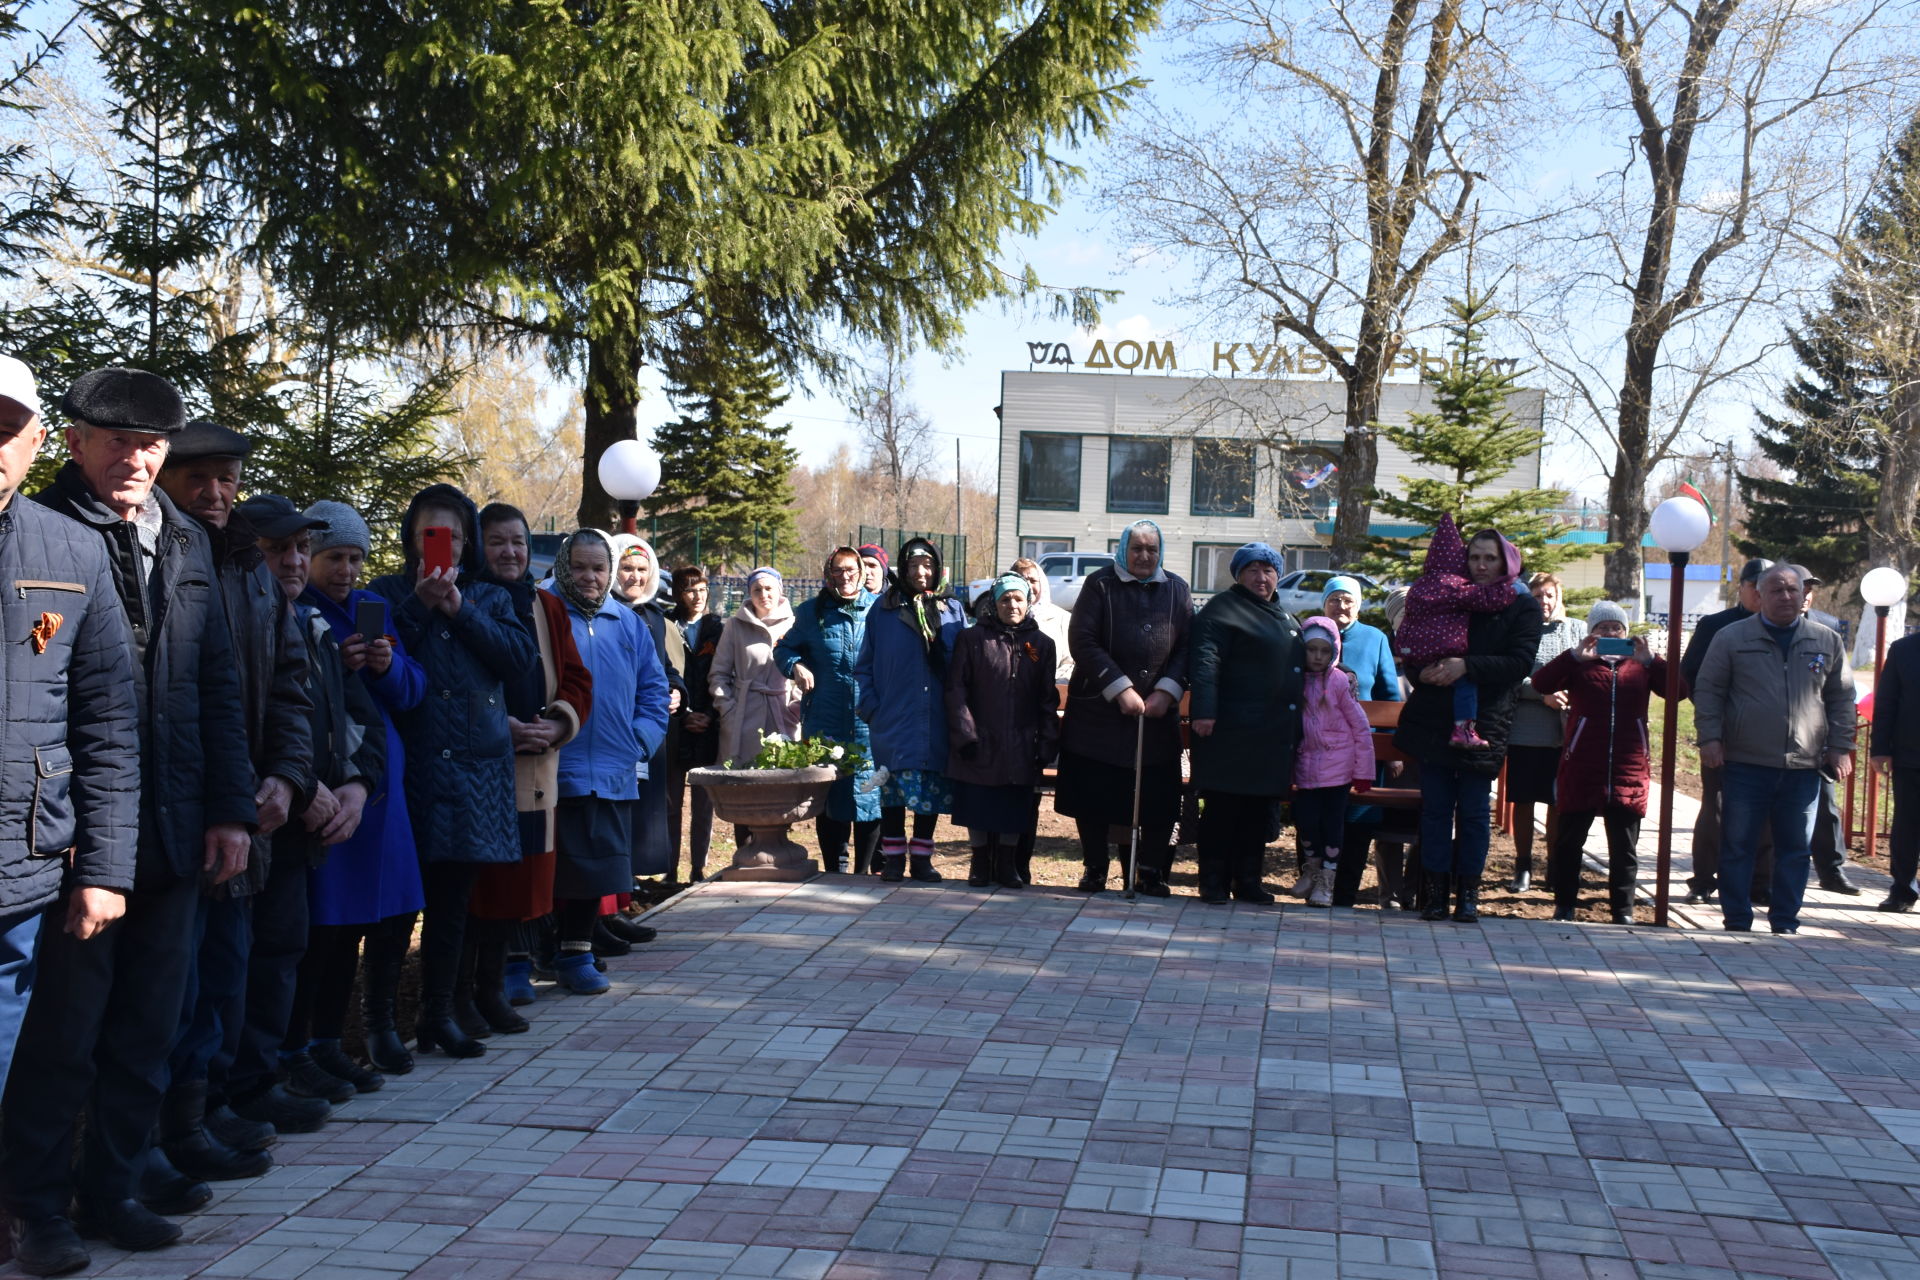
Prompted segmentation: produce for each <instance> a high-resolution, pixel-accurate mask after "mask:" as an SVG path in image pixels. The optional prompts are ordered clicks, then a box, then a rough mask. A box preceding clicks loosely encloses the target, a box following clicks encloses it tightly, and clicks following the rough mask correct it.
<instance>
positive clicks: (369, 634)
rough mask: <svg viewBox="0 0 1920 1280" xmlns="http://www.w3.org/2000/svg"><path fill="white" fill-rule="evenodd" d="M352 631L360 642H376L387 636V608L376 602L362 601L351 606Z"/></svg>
mask: <svg viewBox="0 0 1920 1280" xmlns="http://www.w3.org/2000/svg"><path fill="white" fill-rule="evenodd" d="M353 629H354V630H355V631H356V632H358V633H359V636H360V638H361V639H362V640H378V639H379V638H380V637H381V636H384V635H386V634H387V607H386V606H385V605H383V604H381V603H380V602H379V601H378V600H362V601H361V602H360V603H358V604H356V605H355V606H353Z"/></svg>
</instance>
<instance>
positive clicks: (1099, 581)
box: [1060, 565, 1193, 769]
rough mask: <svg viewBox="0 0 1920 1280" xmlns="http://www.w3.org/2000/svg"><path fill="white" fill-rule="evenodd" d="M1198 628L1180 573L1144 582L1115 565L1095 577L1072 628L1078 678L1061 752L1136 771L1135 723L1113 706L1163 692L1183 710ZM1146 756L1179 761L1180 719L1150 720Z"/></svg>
mask: <svg viewBox="0 0 1920 1280" xmlns="http://www.w3.org/2000/svg"><path fill="white" fill-rule="evenodd" d="M1192 627H1193V595H1192V593H1191V592H1190V591H1188V589H1187V584H1186V583H1185V582H1184V581H1182V580H1181V579H1180V578H1179V577H1177V576H1175V575H1174V574H1171V573H1166V572H1156V573H1155V575H1154V577H1153V578H1152V579H1150V580H1148V581H1146V582H1139V581H1136V580H1134V579H1133V578H1131V577H1126V576H1123V575H1122V574H1121V573H1120V572H1119V571H1118V570H1117V569H1115V568H1114V567H1113V566H1112V565H1108V566H1107V567H1105V568H1103V569H1099V570H1097V571H1095V572H1094V573H1092V574H1089V575H1088V576H1087V580H1086V581H1085V582H1083V583H1082V584H1081V585H1080V597H1079V599H1077V600H1075V601H1074V602H1073V621H1072V622H1071V623H1069V624H1068V626H1067V644H1068V647H1069V649H1070V650H1071V651H1072V653H1073V677H1072V678H1071V679H1070V680H1068V681H1067V714H1066V720H1065V723H1064V724H1063V725H1062V726H1061V739H1060V747H1061V750H1063V751H1071V752H1072V753H1073V754H1075V755H1077V756H1084V757H1086V758H1087V759H1089V760H1098V761H1101V762H1102V763H1104V764H1116V765H1122V766H1124V767H1126V768H1127V769H1132V768H1133V745H1134V736H1135V725H1134V721H1133V720H1132V719H1131V718H1130V717H1128V716H1124V715H1121V714H1120V708H1119V707H1117V706H1115V705H1114V699H1115V698H1117V697H1119V696H1120V694H1121V693H1122V692H1123V691H1124V690H1126V689H1128V688H1131V689H1132V690H1133V691H1134V692H1135V693H1137V694H1139V695H1140V696H1141V697H1142V698H1145V697H1148V696H1150V695H1151V694H1152V693H1153V691H1154V690H1156V689H1158V690H1161V691H1162V692H1164V693H1166V694H1167V696H1168V697H1170V698H1172V699H1173V700H1174V702H1175V703H1176V704H1177V703H1178V702H1179V701H1180V696H1181V695H1182V694H1183V693H1185V692H1186V688H1187V667H1188V656H1187V645H1188V635H1189V633H1190V631H1191V629H1192ZM1145 755H1146V760H1147V761H1148V762H1149V763H1155V764H1165V763H1166V762H1168V761H1170V760H1177V759H1179V758H1180V717H1179V716H1177V715H1172V714H1169V715H1164V716H1158V717H1150V718H1148V720H1147V738H1146V747H1145Z"/></svg>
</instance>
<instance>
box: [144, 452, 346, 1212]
mask: <svg viewBox="0 0 1920 1280" xmlns="http://www.w3.org/2000/svg"><path fill="white" fill-rule="evenodd" d="M252 452H253V442H252V441H250V440H248V439H247V437H245V436H244V435H241V434H240V433H239V432H238V431H234V430H231V429H229V428H227V427H223V426H220V425H219V424H218V423H215V422H209V421H207V420H205V419H200V420H197V421H194V422H189V423H188V424H187V425H186V428H185V430H183V431H181V432H180V434H179V435H177V436H175V437H174V438H173V440H172V442H171V444H170V445H169V446H168V449H167V457H166V461H165V462H164V463H163V464H162V466H161V468H160V478H159V485H160V489H161V491H162V492H163V493H165V494H166V495H167V497H169V498H171V499H172V500H173V504H174V506H175V507H177V508H179V509H180V510H181V511H184V512H185V513H186V514H187V515H189V516H191V517H192V518H193V519H194V520H195V521H197V522H198V523H199V525H200V527H201V529H202V530H203V531H204V532H205V533H206V536H207V543H208V546H209V548H210V549H211V551H212V553H213V562H214V566H215V568H216V570H217V572H218V573H219V578H220V593H221V596H222V597H223V599H224V600H225V603H226V617H227V626H228V631H229V633H230V635H231V637H232V643H233V655H234V671H233V675H234V679H235V682H236V684H237V687H238V689H239V693H240V706H241V710H242V713H243V715H244V716H245V720H246V742H247V749H248V753H249V755H250V756H251V758H252V761H253V774H254V778H255V780H256V782H255V791H254V797H253V800H254V805H255V806H256V807H257V808H258V810H259V814H260V817H259V825H258V827H257V828H256V830H255V831H254V835H253V840H252V847H251V850H250V853H249V857H248V860H247V866H246V869H245V870H244V871H242V872H241V873H240V874H239V875H237V876H234V877H233V878H232V879H231V880H228V881H227V882H226V883H224V884H220V885H211V884H203V886H202V888H203V890H204V893H203V895H202V897H201V899H200V902H199V904H198V911H197V913H196V916H195V921H194V935H195V949H194V961H193V967H192V969H191V970H190V971H189V973H188V977H187V994H186V1001H185V1007H184V1008H183V1010H182V1013H181V1018H180V1027H179V1034H178V1037H177V1038H176V1040H175V1041H174V1045H173V1050H172V1053H171V1054H170V1055H169V1058H168V1063H167V1070H168V1076H169V1083H168V1086H167V1095H166V1100H165V1102H164V1103H163V1104H162V1108H161V1113H160V1144H159V1146H158V1147H156V1148H155V1149H154V1150H153V1151H151V1152H149V1154H148V1158H147V1163H146V1165H145V1166H144V1168H143V1169H142V1171H141V1178H140V1183H139V1189H138V1194H139V1197H140V1199H141V1200H142V1201H143V1202H144V1203H145V1204H146V1205H147V1207H148V1208H150V1209H153V1210H155V1211H156V1212H161V1213H168V1212H173V1213H179V1212H187V1211H190V1210H192V1209H194V1208H197V1207H198V1206H199V1205H200V1204H203V1203H205V1201H206V1199H207V1198H208V1196H209V1195H210V1192H209V1191H208V1190H207V1188H206V1187H205V1186H204V1185H201V1184H200V1183H199V1180H200V1179H203V1178H205V1179H217V1180H225V1179H232V1178H251V1177H257V1176H258V1175H260V1174H261V1173H264V1172H265V1171H266V1170H267V1169H268V1168H269V1167H271V1165H272V1163H273V1160H272V1158H271V1157H270V1156H268V1155H267V1154H266V1150H265V1148H266V1147H267V1146H269V1145H270V1144H271V1143H272V1142H273V1141H274V1139H275V1136H276V1130H275V1127H274V1124H273V1123H272V1121H273V1120H274V1119H279V1120H281V1121H282V1122H283V1123H285V1124H286V1126H287V1127H288V1128H290V1129H291V1128H295V1127H298V1128H302V1129H311V1128H315V1127H317V1126H318V1125H319V1124H320V1123H321V1122H322V1121H323V1120H325V1119H326V1116H327V1110H328V1108H327V1105H326V1104H325V1103H324V1102H319V1101H317V1100H311V1099H307V1100H296V1099H293V1098H287V1097H285V1096H284V1094H282V1093H281V1092H280V1091H279V1090H278V1089H277V1088H276V1089H275V1090H274V1091H273V1092H274V1095H275V1096H274V1097H272V1098H269V1099H267V1100H266V1102H267V1103H269V1104H275V1103H281V1102H284V1104H285V1106H284V1107H283V1108H280V1109H278V1110H276V1111H275V1112H274V1113H273V1114H272V1115H270V1116H261V1117H258V1118H252V1119H249V1118H245V1117H242V1116H239V1115H236V1114H234V1113H233V1112H232V1111H231V1110H229V1109H228V1107H227V1105H226V1099H225V1097H224V1096H223V1095H222V1094H220V1092H219V1091H218V1089H217V1087H216V1088H215V1089H212V1090H210V1089H209V1081H210V1079H211V1080H212V1081H213V1082H214V1084H215V1085H216V1086H217V1085H218V1083H219V1081H220V1080H221V1079H222V1078H223V1077H224V1076H225V1074H226V1069H227V1068H228V1067H229V1066H230V1065H231V1063H232V1061H233V1058H234V1054H235V1052H236V1051H237V1049H238V1047H239V1046H241V1045H242V1043H243V1039H244V1034H245V1032H244V1024H245V1013H246V1008H247V1005H248V1001H249V995H248V984H249V981H250V980H251V979H252V978H253V976H254V971H255V969H256V968H257V967H259V962H261V961H267V962H268V963H267V965H266V967H267V968H268V970H269V971H270V972H269V973H268V974H267V975H266V976H265V977H264V978H263V981H264V982H265V983H267V984H268V985H271V984H272V982H273V974H277V973H278V971H279V970H280V969H283V968H289V966H288V965H287V964H285V963H283V958H282V957H281V956H280V955H279V954H278V951H279V950H280V949H283V948H277V947H276V945H275V940H276V939H278V938H279V937H281V936H283V935H284V934H286V933H287V931H288V930H287V928H286V927H285V925H284V922H283V921H282V920H281V919H280V916H281V915H283V914H284V912H277V911H276V908H277V907H278V906H279V905H280V902H281V900H282V899H285V898H286V897H287V894H286V893H285V892H284V886H283V883H277V884H276V887H280V888H282V892H281V893H279V894H278V895H269V894H268V893H267V892H266V889H267V886H268V885H269V883H270V876H271V870H270V868H271V855H272V843H271V842H272V839H273V833H274V831H276V830H277V829H278V828H279V827H280V826H281V825H282V824H284V823H285V822H286V820H287V817H288V815H289V813H290V812H291V811H293V810H296V809H298V808H299V807H300V806H301V804H302V803H303V802H304V799H305V797H306V796H308V795H310V794H311V792H312V769H311V764H310V761H311V757H312V754H313V743H312V737H311V735H310V733H309V731H308V727H307V716H308V712H309V710H310V704H309V701H308V698H307V695H306V692H305V677H306V646H305V643H304V642H303V640H302V638H301V635H300V631H299V628H298V625H297V624H296V622H295V620H294V616H293V610H292V608H291V607H290V606H289V605H288V603H287V600H286V597H285V594H284V593H283V592H282V591H281V590H280V586H279V584H278V583H277V582H275V581H274V577H273V574H272V573H271V572H270V571H269V569H268V567H267V564H266V558H265V557H264V556H263V555H262V554H261V552H260V548H259V545H258V542H257V539H256V531H255V530H254V529H253V527H252V526H251V525H249V524H248V523H247V522H246V521H245V520H244V519H242V518H240V517H239V516H237V515H236V514H235V507H234V499H235V497H236V496H237V491H238V489H239V487H240V469H241V466H242V465H243V463H244V461H245V459H246V457H247V455H248V454H250V453H252ZM298 873H299V874H301V875H304V874H305V868H304V865H301V866H300V867H299V869H298ZM284 880H285V877H284V876H282V877H279V881H280V882H284ZM297 923H298V925H299V926H300V928H299V932H300V934H301V936H302V937H304V935H305V924H306V921H305V919H304V912H303V918H302V919H301V920H299V921H298V922H297ZM261 936H264V937H265V938H266V940H267V942H266V945H265V946H260V945H257V944H256V939H257V938H259V937H261ZM298 962H299V957H298V956H297V955H296V956H294V957H293V961H292V963H293V964H294V965H297V964H298ZM290 980H291V979H290V977H289V981H290ZM276 1042H277V1037H276ZM296 1120H297V1123H295V1121H296Z"/></svg>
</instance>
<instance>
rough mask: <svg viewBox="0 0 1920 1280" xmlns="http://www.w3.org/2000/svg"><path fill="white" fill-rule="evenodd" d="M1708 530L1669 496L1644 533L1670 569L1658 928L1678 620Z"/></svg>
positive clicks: (1669, 835) (1683, 501)
mask: <svg viewBox="0 0 1920 1280" xmlns="http://www.w3.org/2000/svg"><path fill="white" fill-rule="evenodd" d="M1712 530H1713V517H1712V516H1710V515H1708V514H1707V509H1706V508H1705V507H1703V506H1701V505H1700V504H1699V503H1698V502H1695V501H1694V500H1693V499H1692V498H1668V499H1667V500H1666V501H1665V502H1663V503H1661V504H1660V505H1659V506H1657V507H1655V508H1654V509H1653V516H1652V518H1651V519H1649V520H1648V521H1647V532H1648V533H1650V534H1652V535H1653V541H1654V545H1656V546H1658V547H1659V548H1660V549H1661V550H1662V551H1665V552H1666V553H1667V564H1668V567H1669V570H1670V571H1671V573H1672V577H1671V579H1670V580H1669V589H1668V592H1667V710H1666V714H1665V715H1664V716H1663V717H1661V728H1660V745H1661V750H1662V759H1661V761H1660V846H1659V854H1658V857H1657V860H1656V862H1655V864H1654V865H1655V871H1654V874H1655V876H1656V877H1657V880H1656V882H1655V885H1654V891H1653V923H1654V924H1655V925H1657V926H1660V927H1662V928H1664V927H1665V926H1666V923H1667V887H1668V881H1670V880H1671V879H1672V878H1673V757H1674V741H1675V732H1676V728H1677V726H1678V724H1679V720H1680V717H1679V715H1678V708H1679V706H1680V622H1681V610H1682V608H1684V607H1685V599H1686V597H1685V591H1686V583H1687V561H1688V560H1690V559H1691V558H1692V557H1693V551H1694V548H1696V547H1698V546H1699V545H1700V544H1701V543H1703V542H1705V541H1706V540H1707V534H1708V533H1710V532H1712Z"/></svg>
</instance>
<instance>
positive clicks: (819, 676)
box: [773, 591, 880, 822]
mask: <svg viewBox="0 0 1920 1280" xmlns="http://www.w3.org/2000/svg"><path fill="white" fill-rule="evenodd" d="M878 598H879V597H877V596H875V595H874V594H873V593H872V592H871V591H862V592H861V593H860V594H859V595H857V596H855V597H854V598H853V599H851V600H842V599H840V598H839V597H838V596H836V595H833V594H831V593H830V592H826V591H823V592H821V593H820V594H819V595H817V596H815V597H814V598H813V599H811V600H808V601H805V602H803V603H802V604H801V605H800V607H799V608H798V609H795V610H794V611H793V626H791V627H789V628H788V629H787V634H786V635H784V636H782V637H781V638H780V644H779V645H778V647H776V648H775V649H774V651H773V660H774V662H776V663H778V664H779V667H780V674H781V675H783V676H786V677H788V678H789V679H791V678H792V676H793V669H794V667H795V666H798V665H804V666H805V667H806V668H807V670H808V671H811V672H812V673H813V682H814V683H813V692H812V693H809V694H807V695H806V701H805V703H804V709H803V711H802V713H801V714H802V718H801V722H800V731H801V732H802V733H804V734H806V736H807V737H809V738H832V739H834V740H835V741H837V742H853V743H857V744H859V745H860V746H861V747H864V748H866V749H867V752H868V754H869V755H871V754H872V739H871V738H870V737H869V735H868V732H867V722H866V721H864V720H862V719H861V718H860V717H859V716H857V715H855V714H854V713H853V709H854V707H855V706H856V705H858V704H859V701H860V685H859V682H858V681H856V680H855V679H854V678H853V666H854V662H855V661H856V660H857V659H858V658H859V657H860V642H861V640H862V639H863V638H865V636H866V634H867V610H868V609H870V608H872V607H873V602H874V601H875V600H876V599H878ZM872 776H873V768H872V766H871V765H869V766H868V767H867V768H865V769H863V770H861V771H860V772H859V773H857V774H855V775H853V776H852V777H847V778H842V779H840V780H839V781H838V782H836V783H834V784H833V790H832V791H829V792H828V793H827V816H828V817H829V818H832V819H833V820H834V821H835V822H878V821H879V820H880V795H879V793H878V792H877V791H862V790H860V789H859V787H860V784H861V783H863V782H865V781H866V780H867V779H868V778H871V777H872Z"/></svg>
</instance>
